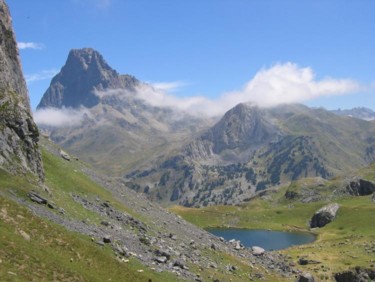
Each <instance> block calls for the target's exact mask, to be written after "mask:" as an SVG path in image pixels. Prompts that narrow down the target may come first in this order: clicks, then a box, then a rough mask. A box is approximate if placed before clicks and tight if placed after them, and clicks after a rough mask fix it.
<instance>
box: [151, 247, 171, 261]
mask: <svg viewBox="0 0 375 282" xmlns="http://www.w3.org/2000/svg"><path fill="white" fill-rule="evenodd" d="M154 253H155V254H156V255H157V256H159V257H166V258H167V259H168V260H170V259H171V254H170V252H169V251H167V250H163V249H158V250H156V251H155V252H154Z"/></svg>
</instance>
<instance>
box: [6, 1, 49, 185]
mask: <svg viewBox="0 0 375 282" xmlns="http://www.w3.org/2000/svg"><path fill="white" fill-rule="evenodd" d="M38 137H39V131H38V128H37V127H36V125H35V123H34V121H33V118H32V115H31V112H30V104H29V97H28V93H27V88H26V83H25V80H24V78H23V75H22V70H21V66H20V62H19V56H18V49H17V44H16V40H15V37H14V32H13V28H12V21H11V17H10V14H9V9H8V7H7V5H6V4H5V2H4V0H0V148H1V151H0V167H2V168H4V169H6V170H8V171H9V172H11V173H20V172H26V171H27V172H32V173H35V174H37V175H38V176H39V178H40V179H43V178H44V173H43V167H42V161H41V155H40V152H39V149H38V143H37V142H38Z"/></svg>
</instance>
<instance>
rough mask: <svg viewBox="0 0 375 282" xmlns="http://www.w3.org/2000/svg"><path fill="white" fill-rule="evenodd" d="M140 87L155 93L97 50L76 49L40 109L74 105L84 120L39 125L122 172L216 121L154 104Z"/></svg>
mask: <svg viewBox="0 0 375 282" xmlns="http://www.w3.org/2000/svg"><path fill="white" fill-rule="evenodd" d="M140 91H148V93H149V95H155V90H154V89H153V87H152V86H151V85H148V84H145V83H142V82H140V81H138V80H137V79H136V78H134V77H132V76H129V75H119V74H118V73H117V72H116V71H115V70H113V69H112V68H111V67H110V66H109V65H108V64H107V63H106V62H105V61H104V59H103V57H102V55H100V54H99V53H98V52H97V51H95V50H93V49H89V48H85V49H76V50H72V51H71V52H70V53H69V56H68V59H67V61H66V64H65V65H64V66H63V67H62V69H61V71H60V73H59V74H57V75H56V76H55V77H54V78H53V79H52V82H51V85H50V87H49V88H48V90H47V91H46V92H45V94H44V96H43V98H42V100H41V102H40V104H39V106H38V109H39V111H43V110H46V109H48V108H51V107H52V108H54V109H55V110H56V109H61V108H63V109H61V110H62V111H65V109H66V108H73V109H75V111H76V112H77V111H78V112H80V115H81V121H80V123H78V124H71V123H69V121H68V122H67V123H66V125H63V126H59V127H56V126H48V125H43V124H42V123H41V124H39V125H40V126H41V128H42V129H43V130H44V131H45V132H48V134H49V135H50V137H51V139H52V140H53V141H55V142H57V143H58V144H60V145H61V146H63V147H64V148H65V149H67V150H69V151H71V152H73V153H76V154H77V155H79V157H80V158H82V159H83V160H85V161H87V162H90V163H91V164H93V165H94V166H95V167H97V168H99V169H101V170H102V171H104V172H106V173H108V174H111V175H117V176H121V175H123V174H124V173H125V172H126V171H127V170H128V169H131V168H134V167H136V166H137V165H139V164H146V165H147V164H148V163H149V161H150V159H151V158H152V157H153V156H157V155H163V154H166V151H169V150H170V149H171V148H174V147H176V146H177V145H178V144H179V143H181V142H184V140H185V139H186V138H188V137H189V136H190V135H194V134H196V132H198V131H200V130H201V129H203V128H207V127H208V126H209V125H211V120H210V119H205V118H197V117H193V116H190V115H189V114H187V113H184V112H180V111H178V110H175V109H171V108H162V107H155V106H152V105H150V104H149V103H147V101H145V100H144V99H141V98H140V95H138V94H139V93H140ZM69 113H70V112H69ZM73 113H74V111H73Z"/></svg>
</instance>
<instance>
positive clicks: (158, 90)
mask: <svg viewBox="0 0 375 282" xmlns="http://www.w3.org/2000/svg"><path fill="white" fill-rule="evenodd" d="M176 85H177V86H178V87H180V86H181V84H178V82H172V83H157V84H155V85H152V86H150V85H142V86H140V87H139V88H138V96H139V98H141V99H143V100H144V101H146V102H147V103H149V104H151V105H153V106H170V107H176V108H178V109H180V110H184V111H187V112H189V113H191V114H206V115H209V116H214V115H220V114H223V113H224V112H226V111H227V110H229V109H230V108H232V107H234V106H236V105H237V104H239V103H247V102H251V103H254V104H256V105H258V106H260V107H272V106H276V105H279V104H288V103H302V102H306V101H309V100H313V99H316V98H319V97H324V96H338V95H345V94H350V93H355V92H357V91H359V90H360V89H361V86H360V85H359V83H358V82H356V81H354V80H351V79H334V78H324V79H320V80H318V79H316V76H315V74H314V72H313V70H312V69H311V68H309V67H306V68H301V67H298V66H297V65H296V64H293V63H290V62H288V63H285V64H276V65H274V66H272V67H271V68H268V69H262V70H260V71H259V72H258V73H257V74H256V75H255V76H254V77H253V78H252V79H251V80H250V81H248V82H247V83H246V84H245V86H244V87H243V88H242V89H240V90H238V91H232V92H229V93H224V94H222V95H221V96H220V97H219V98H217V99H208V98H206V97H204V96H193V97H182V98H181V97H176V96H174V95H172V94H170V93H169V90H170V89H173V87H174V86H176Z"/></svg>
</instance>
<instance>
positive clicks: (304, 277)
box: [296, 273, 315, 282]
mask: <svg viewBox="0 0 375 282" xmlns="http://www.w3.org/2000/svg"><path fill="white" fill-rule="evenodd" d="M314 281H315V279H314V277H313V276H312V275H311V274H310V273H303V274H301V275H299V276H298V278H297V280H296V282H314Z"/></svg>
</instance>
